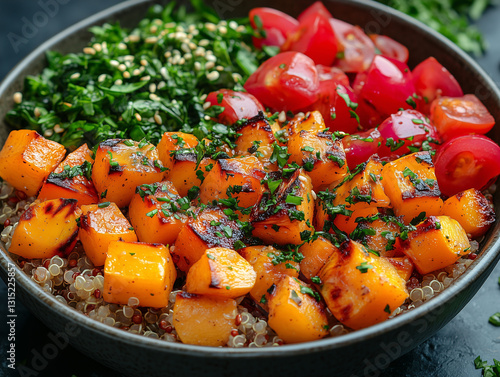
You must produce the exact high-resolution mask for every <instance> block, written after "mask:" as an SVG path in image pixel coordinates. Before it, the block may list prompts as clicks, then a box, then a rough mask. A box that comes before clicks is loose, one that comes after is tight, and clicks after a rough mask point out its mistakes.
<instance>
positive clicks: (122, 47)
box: [118, 42, 127, 50]
mask: <svg viewBox="0 0 500 377" xmlns="http://www.w3.org/2000/svg"><path fill="white" fill-rule="evenodd" d="M118 48H119V49H120V50H126V49H127V45H126V44H125V43H123V42H120V43H118Z"/></svg>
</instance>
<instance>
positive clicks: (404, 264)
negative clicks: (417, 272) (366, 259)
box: [386, 257, 413, 281]
mask: <svg viewBox="0 0 500 377" xmlns="http://www.w3.org/2000/svg"><path fill="white" fill-rule="evenodd" d="M386 259H387V261H388V262H389V263H390V264H392V265H393V266H394V268H395V269H396V271H397V272H398V274H399V276H401V279H403V280H404V281H408V279H409V278H410V277H411V274H412V273H413V263H412V262H411V260H410V258H408V257H394V258H386Z"/></svg>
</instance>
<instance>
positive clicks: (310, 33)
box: [281, 4, 338, 65]
mask: <svg viewBox="0 0 500 377" xmlns="http://www.w3.org/2000/svg"><path fill="white" fill-rule="evenodd" d="M313 6H314V4H313ZM305 12H307V13H306V14H305V15H301V17H300V24H299V27H298V29H297V31H295V32H294V33H291V34H290V35H289V36H288V38H287V40H286V42H285V43H284V44H283V46H281V50H282V51H298V52H302V53H303V54H305V55H307V56H309V57H310V58H311V59H312V60H314V62H315V63H316V64H324V65H331V64H333V61H334V60H335V57H336V56H337V50H338V42H337V38H336V37H335V33H334V31H333V28H332V26H331V25H330V18H331V15H330V13H329V12H328V11H327V10H326V9H324V10H321V11H314V10H311V11H308V10H307V9H306V11H305Z"/></svg>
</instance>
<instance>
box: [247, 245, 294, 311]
mask: <svg viewBox="0 0 500 377" xmlns="http://www.w3.org/2000/svg"><path fill="white" fill-rule="evenodd" d="M238 253H239V254H240V255H241V256H242V257H243V258H245V259H246V260H247V261H248V263H250V264H251V265H252V267H253V269H254V270H255V273H256V274H257V279H256V281H255V285H254V286H253V288H252V290H251V291H250V297H252V298H253V299H254V300H255V302H257V303H259V304H260V305H261V306H263V307H267V305H266V303H267V299H268V298H267V297H266V296H268V291H269V290H270V289H272V286H273V284H277V283H278V281H279V280H280V279H281V278H282V277H283V276H285V275H288V276H291V277H295V278H296V277H299V264H298V263H297V262H296V261H294V260H293V256H290V257H287V256H286V254H285V253H283V252H281V251H279V250H277V249H275V248H274V247H272V246H248V247H245V248H243V249H240V250H238Z"/></svg>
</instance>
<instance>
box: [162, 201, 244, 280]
mask: <svg viewBox="0 0 500 377" xmlns="http://www.w3.org/2000/svg"><path fill="white" fill-rule="evenodd" d="M242 237H243V232H242V231H241V229H240V226H239V225H238V223H237V222H236V221H233V220H229V218H228V217H227V216H226V215H225V214H224V212H223V211H222V210H221V209H220V208H217V207H207V208H205V209H199V210H197V211H196V212H195V214H194V215H193V216H190V217H188V220H187V221H186V222H185V223H184V225H183V226H182V227H181V230H180V232H179V235H178V236H177V239H176V240H175V245H174V250H173V251H172V256H173V257H174V262H175V264H176V266H177V268H179V269H180V270H181V271H187V270H189V268H190V267H191V266H192V265H193V264H194V263H195V262H196V261H198V260H199V259H200V258H201V256H202V255H203V254H204V253H205V251H206V250H207V249H210V248H212V247H217V246H219V247H225V248H229V249H234V243H235V242H236V241H237V240H240V239H241V238H242Z"/></svg>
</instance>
